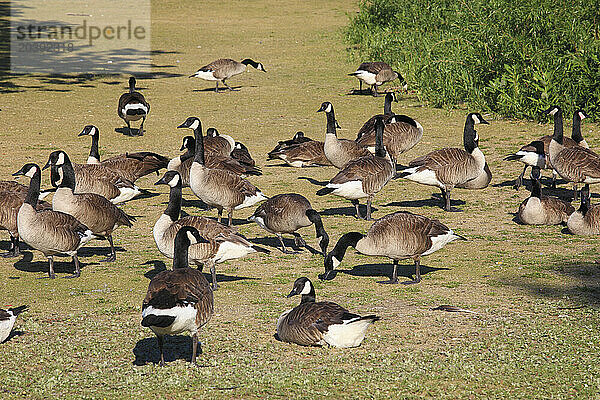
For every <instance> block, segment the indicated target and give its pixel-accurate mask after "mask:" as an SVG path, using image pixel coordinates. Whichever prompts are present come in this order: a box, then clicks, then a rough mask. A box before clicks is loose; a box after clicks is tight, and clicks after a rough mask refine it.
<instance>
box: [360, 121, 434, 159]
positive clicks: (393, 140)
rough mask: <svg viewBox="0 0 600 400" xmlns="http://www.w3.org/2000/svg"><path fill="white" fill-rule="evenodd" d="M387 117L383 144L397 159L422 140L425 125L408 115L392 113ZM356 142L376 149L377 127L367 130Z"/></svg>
mask: <svg viewBox="0 0 600 400" xmlns="http://www.w3.org/2000/svg"><path fill="white" fill-rule="evenodd" d="M381 117H384V116H381ZM385 118H386V119H384V121H385V128H384V130H383V145H384V146H385V149H386V150H387V151H388V152H389V153H390V155H391V156H392V158H393V159H394V160H397V159H398V156H399V155H400V154H402V153H404V152H407V151H408V150H410V149H412V148H413V147H415V146H416V145H417V143H419V142H420V141H421V138H422V137H423V127H422V126H421V124H420V123H418V122H417V121H415V120H414V119H412V118H411V117H408V116H406V115H392V116H388V117H385ZM356 143H358V144H359V145H360V146H363V147H366V148H368V149H369V150H370V151H374V148H375V129H374V128H373V130H371V131H367V132H365V133H364V134H363V135H362V136H361V137H360V139H357V140H356Z"/></svg>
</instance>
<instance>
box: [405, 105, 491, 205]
mask: <svg viewBox="0 0 600 400" xmlns="http://www.w3.org/2000/svg"><path fill="white" fill-rule="evenodd" d="M476 124H489V123H488V122H487V121H486V120H484V119H483V117H482V116H481V114H479V113H470V114H469V115H468V116H467V119H466V121H465V128H464V134H463V141H464V147H465V149H464V150H462V149H457V148H444V149H440V150H435V151H432V152H431V153H429V154H426V155H424V156H422V157H419V158H415V159H414V160H412V161H411V162H410V163H409V164H408V168H405V169H403V170H401V171H399V172H398V174H397V175H396V177H397V178H404V179H408V180H411V181H413V182H417V183H421V184H423V185H429V186H437V187H438V188H440V190H441V192H442V198H443V200H444V209H445V210H446V211H452V208H451V207H450V192H451V191H452V189H453V188H455V187H460V186H462V185H465V184H467V183H468V182H469V181H471V180H474V179H476V178H478V177H480V176H482V174H484V173H485V165H486V161H485V156H484V155H483V153H482V152H481V150H480V149H479V135H478V134H477V131H475V125H476ZM490 178H491V174H490Z"/></svg>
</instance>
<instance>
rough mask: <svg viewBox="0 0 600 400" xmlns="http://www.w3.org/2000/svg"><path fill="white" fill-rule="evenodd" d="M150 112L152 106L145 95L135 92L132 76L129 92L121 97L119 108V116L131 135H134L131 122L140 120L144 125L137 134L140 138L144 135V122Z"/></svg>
mask: <svg viewBox="0 0 600 400" xmlns="http://www.w3.org/2000/svg"><path fill="white" fill-rule="evenodd" d="M149 112H150V104H148V102H147V101H146V99H145V98H144V95H143V94H141V93H140V92H137V91H136V90H135V78H134V77H133V76H132V77H131V78H129V92H127V93H123V94H122V95H121V97H119V105H118V107H117V114H118V115H119V117H121V119H122V120H123V121H125V123H126V124H127V130H128V131H129V135H133V131H132V129H131V121H138V120H140V119H141V120H142V123H141V124H140V128H139V129H138V131H137V134H138V135H140V136H141V135H143V134H144V122H145V121H146V117H147V116H148V113H149Z"/></svg>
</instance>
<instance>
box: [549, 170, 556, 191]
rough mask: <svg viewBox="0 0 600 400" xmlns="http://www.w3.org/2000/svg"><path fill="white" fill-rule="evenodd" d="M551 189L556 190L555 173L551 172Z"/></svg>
mask: <svg viewBox="0 0 600 400" xmlns="http://www.w3.org/2000/svg"><path fill="white" fill-rule="evenodd" d="M550 187H551V188H552V189H556V171H555V170H552V184H551V185H550Z"/></svg>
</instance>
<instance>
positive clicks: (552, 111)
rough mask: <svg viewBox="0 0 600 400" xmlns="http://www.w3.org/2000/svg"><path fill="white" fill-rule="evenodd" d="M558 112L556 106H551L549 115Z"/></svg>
mask: <svg viewBox="0 0 600 400" xmlns="http://www.w3.org/2000/svg"><path fill="white" fill-rule="evenodd" d="M557 112H558V108H553V109H552V110H550V115H554V114H556V113H557Z"/></svg>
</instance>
